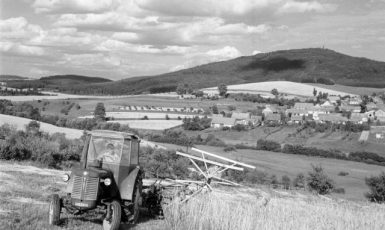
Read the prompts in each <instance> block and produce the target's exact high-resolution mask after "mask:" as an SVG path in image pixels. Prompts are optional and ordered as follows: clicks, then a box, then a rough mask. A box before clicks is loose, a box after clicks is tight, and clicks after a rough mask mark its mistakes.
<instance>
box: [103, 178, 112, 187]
mask: <svg viewBox="0 0 385 230" xmlns="http://www.w3.org/2000/svg"><path fill="white" fill-rule="evenodd" d="M104 184H105V185H106V186H110V185H111V179H110V178H106V179H104Z"/></svg>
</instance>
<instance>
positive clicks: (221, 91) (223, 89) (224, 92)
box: [218, 83, 227, 96]
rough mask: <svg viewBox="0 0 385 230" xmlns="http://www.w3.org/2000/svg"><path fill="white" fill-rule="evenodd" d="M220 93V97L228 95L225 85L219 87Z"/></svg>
mask: <svg viewBox="0 0 385 230" xmlns="http://www.w3.org/2000/svg"><path fill="white" fill-rule="evenodd" d="M218 92H219V95H220V96H225V95H226V93H227V85H225V84H223V83H222V84H220V85H219V86H218Z"/></svg>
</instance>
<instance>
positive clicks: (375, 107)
mask: <svg viewBox="0 0 385 230" xmlns="http://www.w3.org/2000/svg"><path fill="white" fill-rule="evenodd" d="M366 109H367V110H368V111H369V110H376V109H378V106H377V105H376V104H374V103H373V102H370V103H368V104H366Z"/></svg>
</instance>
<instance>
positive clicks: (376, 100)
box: [373, 96, 384, 104]
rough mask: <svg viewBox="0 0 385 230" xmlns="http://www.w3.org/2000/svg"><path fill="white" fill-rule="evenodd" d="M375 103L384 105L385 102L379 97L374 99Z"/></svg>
mask: <svg viewBox="0 0 385 230" xmlns="http://www.w3.org/2000/svg"><path fill="white" fill-rule="evenodd" d="M373 101H374V103H376V104H384V102H383V101H382V99H381V98H380V97H379V96H376V97H373Z"/></svg>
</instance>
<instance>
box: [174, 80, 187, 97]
mask: <svg viewBox="0 0 385 230" xmlns="http://www.w3.org/2000/svg"><path fill="white" fill-rule="evenodd" d="M176 93H177V94H178V95H183V94H185V93H186V89H185V87H184V84H182V83H180V84H178V86H177V87H176Z"/></svg>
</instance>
